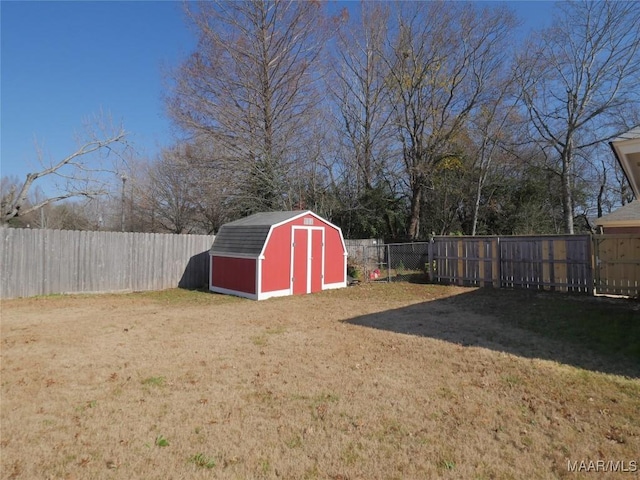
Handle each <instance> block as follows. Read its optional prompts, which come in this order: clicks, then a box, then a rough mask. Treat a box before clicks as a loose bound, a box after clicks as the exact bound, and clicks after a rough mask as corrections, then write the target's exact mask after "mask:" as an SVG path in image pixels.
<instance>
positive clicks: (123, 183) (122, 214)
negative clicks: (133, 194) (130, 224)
mask: <svg viewBox="0 0 640 480" xmlns="http://www.w3.org/2000/svg"><path fill="white" fill-rule="evenodd" d="M120 178H122V204H121V206H120V215H121V216H120V231H122V232H124V185H125V183H126V182H127V176H126V175H125V174H122V176H121V177H120Z"/></svg>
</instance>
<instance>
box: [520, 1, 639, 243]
mask: <svg viewBox="0 0 640 480" xmlns="http://www.w3.org/2000/svg"><path fill="white" fill-rule="evenodd" d="M558 5H559V6H558V8H559V12H558V13H559V15H557V16H556V21H555V24H554V25H553V26H552V27H551V28H549V29H547V30H545V31H543V32H542V33H541V34H540V35H539V37H537V38H535V39H534V41H532V42H530V43H529V44H528V45H527V47H526V52H525V53H524V54H523V55H522V57H521V58H520V59H519V61H518V79H519V82H520V86H521V88H522V95H523V99H524V102H525V105H526V107H527V109H528V112H529V116H530V119H531V124H532V126H533V128H534V131H535V134H536V135H537V136H538V137H539V138H541V139H542V140H543V141H544V142H545V144H546V145H547V148H549V149H550V150H552V151H553V152H554V153H555V156H556V158H557V162H556V171H557V173H558V175H559V176H560V178H561V180H562V182H561V184H562V207H563V219H564V231H565V233H573V232H574V217H575V213H574V204H575V200H574V198H573V187H574V181H575V178H576V174H577V165H576V159H577V157H578V153H579V152H580V151H581V150H585V149H588V148H590V147H592V146H594V145H596V144H597V143H600V142H604V141H606V140H608V139H610V138H613V137H614V136H616V135H617V134H619V133H620V130H617V128H616V125H619V124H620V119H621V118H624V117H625V115H626V114H625V111H627V110H628V109H629V108H634V105H637V104H638V102H639V101H640V90H639V89H638V78H639V77H640V10H639V9H638V8H637V4H636V3H635V2H626V1H619V2H613V1H579V2H565V3H560V4H558Z"/></svg>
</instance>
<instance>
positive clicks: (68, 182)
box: [2, 128, 128, 223]
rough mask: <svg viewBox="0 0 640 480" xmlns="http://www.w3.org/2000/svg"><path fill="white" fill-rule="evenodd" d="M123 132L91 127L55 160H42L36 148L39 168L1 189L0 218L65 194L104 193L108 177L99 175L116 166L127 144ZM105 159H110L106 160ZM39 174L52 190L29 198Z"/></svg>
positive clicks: (86, 194) (51, 201) (120, 129)
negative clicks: (62, 155) (70, 148)
mask: <svg viewBox="0 0 640 480" xmlns="http://www.w3.org/2000/svg"><path fill="white" fill-rule="evenodd" d="M126 135H127V134H126V132H125V131H124V129H122V128H118V129H116V130H113V129H107V130H104V129H99V130H91V131H89V132H88V135H87V137H85V139H84V140H83V141H81V142H80V145H79V147H78V149H77V150H76V151H75V152H73V153H72V154H70V155H68V156H66V157H64V158H62V159H60V160H57V161H56V160H51V161H45V159H44V158H43V155H42V152H38V157H39V162H40V165H41V169H40V170H38V171H37V172H35V173H29V174H27V176H26V178H25V179H24V181H22V182H19V183H17V184H14V188H11V189H10V190H9V191H8V192H3V196H2V222H3V223H6V222H8V221H9V220H11V219H12V218H16V217H20V216H24V215H27V214H28V213H30V212H34V211H36V210H39V209H41V208H43V207H44V206H46V205H49V204H51V203H54V202H59V201H61V200H65V199H68V198H74V197H85V198H88V197H93V196H98V195H104V194H106V193H107V192H108V180H105V178H104V177H102V176H103V175H104V174H106V173H108V172H113V171H114V170H115V169H117V168H118V167H117V166H116V164H117V163H118V162H120V161H121V159H122V152H123V150H125V149H126V148H127V146H128V145H127V143H126ZM108 159H110V160H111V161H110V162H109V163H106V160H108ZM42 178H47V179H48V180H51V181H52V184H53V185H54V187H53V188H54V189H55V193H53V194H51V195H47V196H40V197H39V198H38V199H37V201H30V200H29V194H30V192H32V191H33V189H34V187H36V186H37V183H36V182H37V181H38V180H39V179H42Z"/></svg>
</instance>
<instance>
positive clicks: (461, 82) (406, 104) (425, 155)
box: [384, 2, 515, 239]
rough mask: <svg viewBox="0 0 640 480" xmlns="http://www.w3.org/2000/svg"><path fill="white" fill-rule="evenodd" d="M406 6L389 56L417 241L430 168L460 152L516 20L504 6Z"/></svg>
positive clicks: (503, 56) (410, 234)
mask: <svg viewBox="0 0 640 480" xmlns="http://www.w3.org/2000/svg"><path fill="white" fill-rule="evenodd" d="M403 6H405V7H406V8H405V9H404V10H402V12H401V15H400V18H399V19H398V28H397V31H396V35H395V36H392V37H390V38H389V39H388V41H387V50H386V52H385V56H384V58H385V60H386V62H387V65H388V71H389V78H388V82H389V84H390V90H389V91H390V92H391V95H392V96H391V102H392V104H393V105H395V125H396V128H397V135H398V139H399V141H400V143H401V145H402V152H403V154H402V157H403V160H404V169H405V179H406V183H407V188H408V194H409V198H410V211H409V221H408V225H407V229H406V233H407V237H408V238H410V239H417V238H418V237H419V236H420V217H421V207H422V204H423V202H424V200H425V198H424V197H425V193H426V189H427V188H428V187H429V181H430V180H429V179H430V175H431V172H432V171H433V168H434V167H435V166H436V165H437V164H438V163H439V162H440V161H442V160H444V159H447V158H451V156H452V155H456V154H457V153H458V152H457V150H456V149H457V147H456V142H457V141H459V140H460V136H461V135H462V134H463V132H464V130H465V127H466V122H467V120H468V118H469V116H470V114H471V113H472V112H473V110H474V109H475V108H477V107H478V105H480V104H481V103H482V102H483V101H484V100H485V97H486V95H487V94H488V93H489V86H490V82H489V79H490V78H491V76H492V75H493V73H494V71H495V70H496V69H498V67H499V66H500V64H501V63H502V62H503V61H505V60H506V58H507V54H508V40H509V34H510V32H511V29H512V27H513V26H514V25H515V18H514V16H513V15H512V14H511V12H510V11H508V10H506V9H502V8H500V9H482V10H480V9H478V8H476V7H474V6H472V5H467V4H458V3H444V2H428V3H427V2H425V3H415V4H403Z"/></svg>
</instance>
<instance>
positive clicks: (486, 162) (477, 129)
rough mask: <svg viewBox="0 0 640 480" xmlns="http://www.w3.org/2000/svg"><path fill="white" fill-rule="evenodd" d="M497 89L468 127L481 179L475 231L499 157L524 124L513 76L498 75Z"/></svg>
mask: <svg viewBox="0 0 640 480" xmlns="http://www.w3.org/2000/svg"><path fill="white" fill-rule="evenodd" d="M496 80H497V81H496V84H495V87H494V88H493V89H492V91H493V92H494V94H493V95H491V96H490V97H489V98H488V99H487V101H485V103H484V105H483V106H482V107H481V108H480V109H478V110H477V111H476V112H474V114H473V116H472V118H471V122H470V125H469V128H468V132H469V136H470V138H471V139H472V140H473V141H474V143H475V147H476V148H475V151H474V152H473V153H474V159H475V162H474V168H475V169H476V170H477V180H476V185H475V194H474V199H473V214H472V219H471V235H475V234H476V232H477V228H478V219H479V216H480V204H481V200H482V195H483V189H484V186H485V182H486V180H487V177H488V175H489V173H490V171H491V167H492V165H493V163H494V161H495V159H496V157H498V156H500V155H501V154H502V155H503V156H504V154H505V152H508V151H509V150H510V149H509V148H508V146H509V144H510V143H511V142H512V141H513V133H514V131H515V130H516V128H517V127H518V126H519V125H521V124H522V121H521V119H519V118H518V116H517V112H516V101H517V99H515V98H514V95H513V89H512V86H513V77H512V76H510V75H506V74H505V76H503V77H498V76H496Z"/></svg>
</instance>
